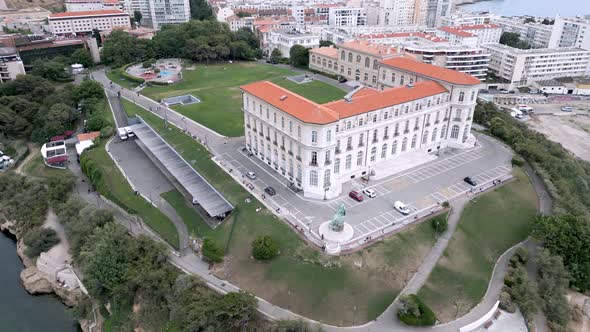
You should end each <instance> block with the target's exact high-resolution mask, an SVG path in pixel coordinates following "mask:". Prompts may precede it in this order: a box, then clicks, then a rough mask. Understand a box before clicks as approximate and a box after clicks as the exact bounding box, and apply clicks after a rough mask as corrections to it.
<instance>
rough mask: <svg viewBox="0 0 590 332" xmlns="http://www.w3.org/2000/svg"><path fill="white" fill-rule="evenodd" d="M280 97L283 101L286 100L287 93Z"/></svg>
mask: <svg viewBox="0 0 590 332" xmlns="http://www.w3.org/2000/svg"><path fill="white" fill-rule="evenodd" d="M279 99H280V100H281V101H284V100H285V99H287V95H282V96H281V97H280V98H279Z"/></svg>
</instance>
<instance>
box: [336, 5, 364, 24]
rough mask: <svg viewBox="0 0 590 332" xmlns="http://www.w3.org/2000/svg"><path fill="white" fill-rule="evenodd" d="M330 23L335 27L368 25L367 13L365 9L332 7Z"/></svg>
mask: <svg viewBox="0 0 590 332" xmlns="http://www.w3.org/2000/svg"><path fill="white" fill-rule="evenodd" d="M328 22H329V24H330V25H331V26H335V27H341V26H349V27H350V26H352V27H355V26H359V25H367V11H366V9H365V8H351V7H332V8H330V9H329V15H328Z"/></svg>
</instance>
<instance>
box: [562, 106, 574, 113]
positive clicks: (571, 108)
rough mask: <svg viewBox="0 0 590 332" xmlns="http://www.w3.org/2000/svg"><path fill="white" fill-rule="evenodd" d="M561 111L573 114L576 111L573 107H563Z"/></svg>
mask: <svg viewBox="0 0 590 332" xmlns="http://www.w3.org/2000/svg"><path fill="white" fill-rule="evenodd" d="M561 110H562V111H564V112H571V111H573V110H574V108H573V107H571V106H563V107H562V108H561Z"/></svg>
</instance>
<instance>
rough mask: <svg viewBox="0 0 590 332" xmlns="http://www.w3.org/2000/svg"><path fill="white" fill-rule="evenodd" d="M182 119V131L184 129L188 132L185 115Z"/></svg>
mask: <svg viewBox="0 0 590 332" xmlns="http://www.w3.org/2000/svg"><path fill="white" fill-rule="evenodd" d="M182 121H184V131H186V132H187V133H188V127H187V125H186V117H184V116H183V117H182Z"/></svg>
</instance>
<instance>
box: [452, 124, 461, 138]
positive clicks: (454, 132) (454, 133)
mask: <svg viewBox="0 0 590 332" xmlns="http://www.w3.org/2000/svg"><path fill="white" fill-rule="evenodd" d="M458 137H459V126H458V125H454V126H453V128H452V129H451V138H458Z"/></svg>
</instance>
